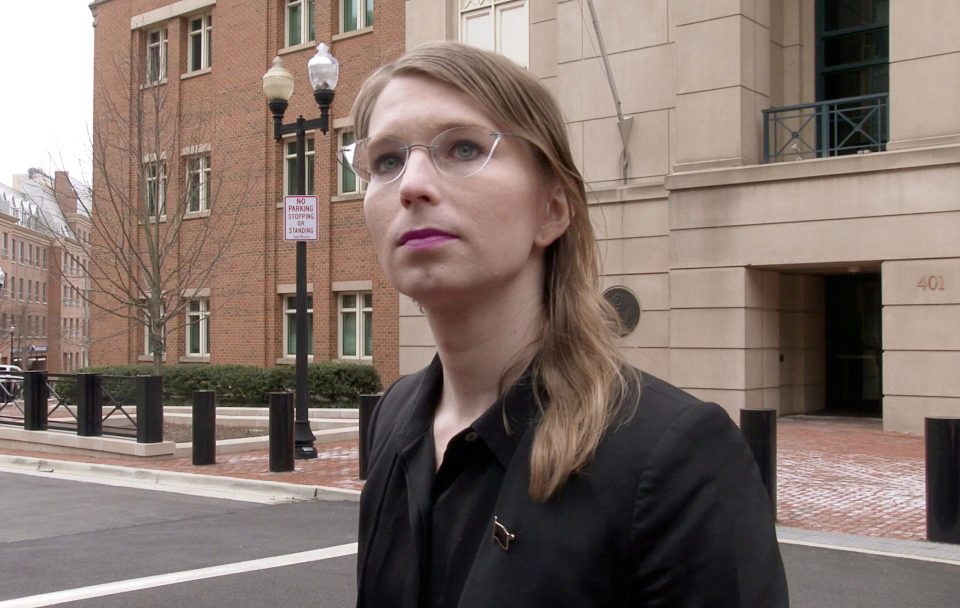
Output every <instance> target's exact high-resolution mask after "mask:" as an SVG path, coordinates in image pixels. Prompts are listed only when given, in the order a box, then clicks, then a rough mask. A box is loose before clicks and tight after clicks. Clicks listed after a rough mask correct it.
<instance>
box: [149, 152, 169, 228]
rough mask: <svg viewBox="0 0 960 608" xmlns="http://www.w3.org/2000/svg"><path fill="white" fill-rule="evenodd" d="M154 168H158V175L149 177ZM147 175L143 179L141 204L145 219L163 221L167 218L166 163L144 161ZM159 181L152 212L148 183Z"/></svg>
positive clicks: (161, 160) (155, 160) (156, 160)
mask: <svg viewBox="0 0 960 608" xmlns="http://www.w3.org/2000/svg"><path fill="white" fill-rule="evenodd" d="M154 167H159V173H158V175H157V176H156V177H151V174H150V171H151V169H153V168H154ZM146 170H147V174H146V175H145V176H144V178H143V204H144V207H146V211H147V217H148V218H149V219H150V220H157V221H163V220H165V219H166V217H167V161H165V160H163V159H156V158H155V157H154V158H153V159H151V160H148V161H146ZM156 179H159V180H160V184H159V188H158V190H157V199H158V200H157V201H156V202H157V205H156V209H154V210H153V211H152V212H151V210H150V205H149V199H148V196H149V193H150V190H151V186H150V182H152V181H154V180H156Z"/></svg>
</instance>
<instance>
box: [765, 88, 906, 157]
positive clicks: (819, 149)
mask: <svg viewBox="0 0 960 608" xmlns="http://www.w3.org/2000/svg"><path fill="white" fill-rule="evenodd" d="M888 97H889V96H888V94H887V93H880V94H878V95H862V96H860V97H845V98H843V99H831V100H829V101H818V102H816V103H804V104H797V105H793V106H784V107H780V108H768V109H766V110H763V162H765V163H776V162H782V161H788V160H805V159H809V158H826V157H829V156H843V155H845V154H864V153H866V152H882V151H883V150H884V149H885V147H886V144H887V137H888V134H889V128H888Z"/></svg>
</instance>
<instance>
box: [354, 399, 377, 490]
mask: <svg viewBox="0 0 960 608" xmlns="http://www.w3.org/2000/svg"><path fill="white" fill-rule="evenodd" d="M378 401H380V395H360V411H359V420H358V421H357V423H358V426H359V428H360V479H366V478H367V464H368V462H367V459H368V458H370V454H369V453H368V452H367V431H368V427H369V426H370V416H371V415H373V408H374V407H376V405H377V402H378Z"/></svg>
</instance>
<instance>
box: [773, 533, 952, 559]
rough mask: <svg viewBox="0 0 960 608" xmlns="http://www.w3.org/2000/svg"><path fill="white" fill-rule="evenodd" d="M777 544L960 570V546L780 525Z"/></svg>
mask: <svg viewBox="0 0 960 608" xmlns="http://www.w3.org/2000/svg"><path fill="white" fill-rule="evenodd" d="M777 540H779V541H780V543H782V544H787V545H799V546H806V547H818V548H823V549H834V550H840V551H849V552H852V553H864V554H867V555H877V556H881V557H884V556H885V557H897V558H904V559H914V560H919V561H928V562H939V563H946V564H951V565H957V566H960V545H950V544H946V543H935V542H931V541H926V540H904V539H900V538H888V537H885V536H858V535H856V534H846V533H843V532H824V531H822V530H806V529H803V528H793V527H788V526H779V525H778V526H777Z"/></svg>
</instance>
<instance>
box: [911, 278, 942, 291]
mask: <svg viewBox="0 0 960 608" xmlns="http://www.w3.org/2000/svg"><path fill="white" fill-rule="evenodd" d="M917 287H919V288H920V289H922V290H924V291H943V290H944V289H945V287H944V284H943V275H942V274H925V275H923V276H922V277H920V281H919V282H918V283H917Z"/></svg>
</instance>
